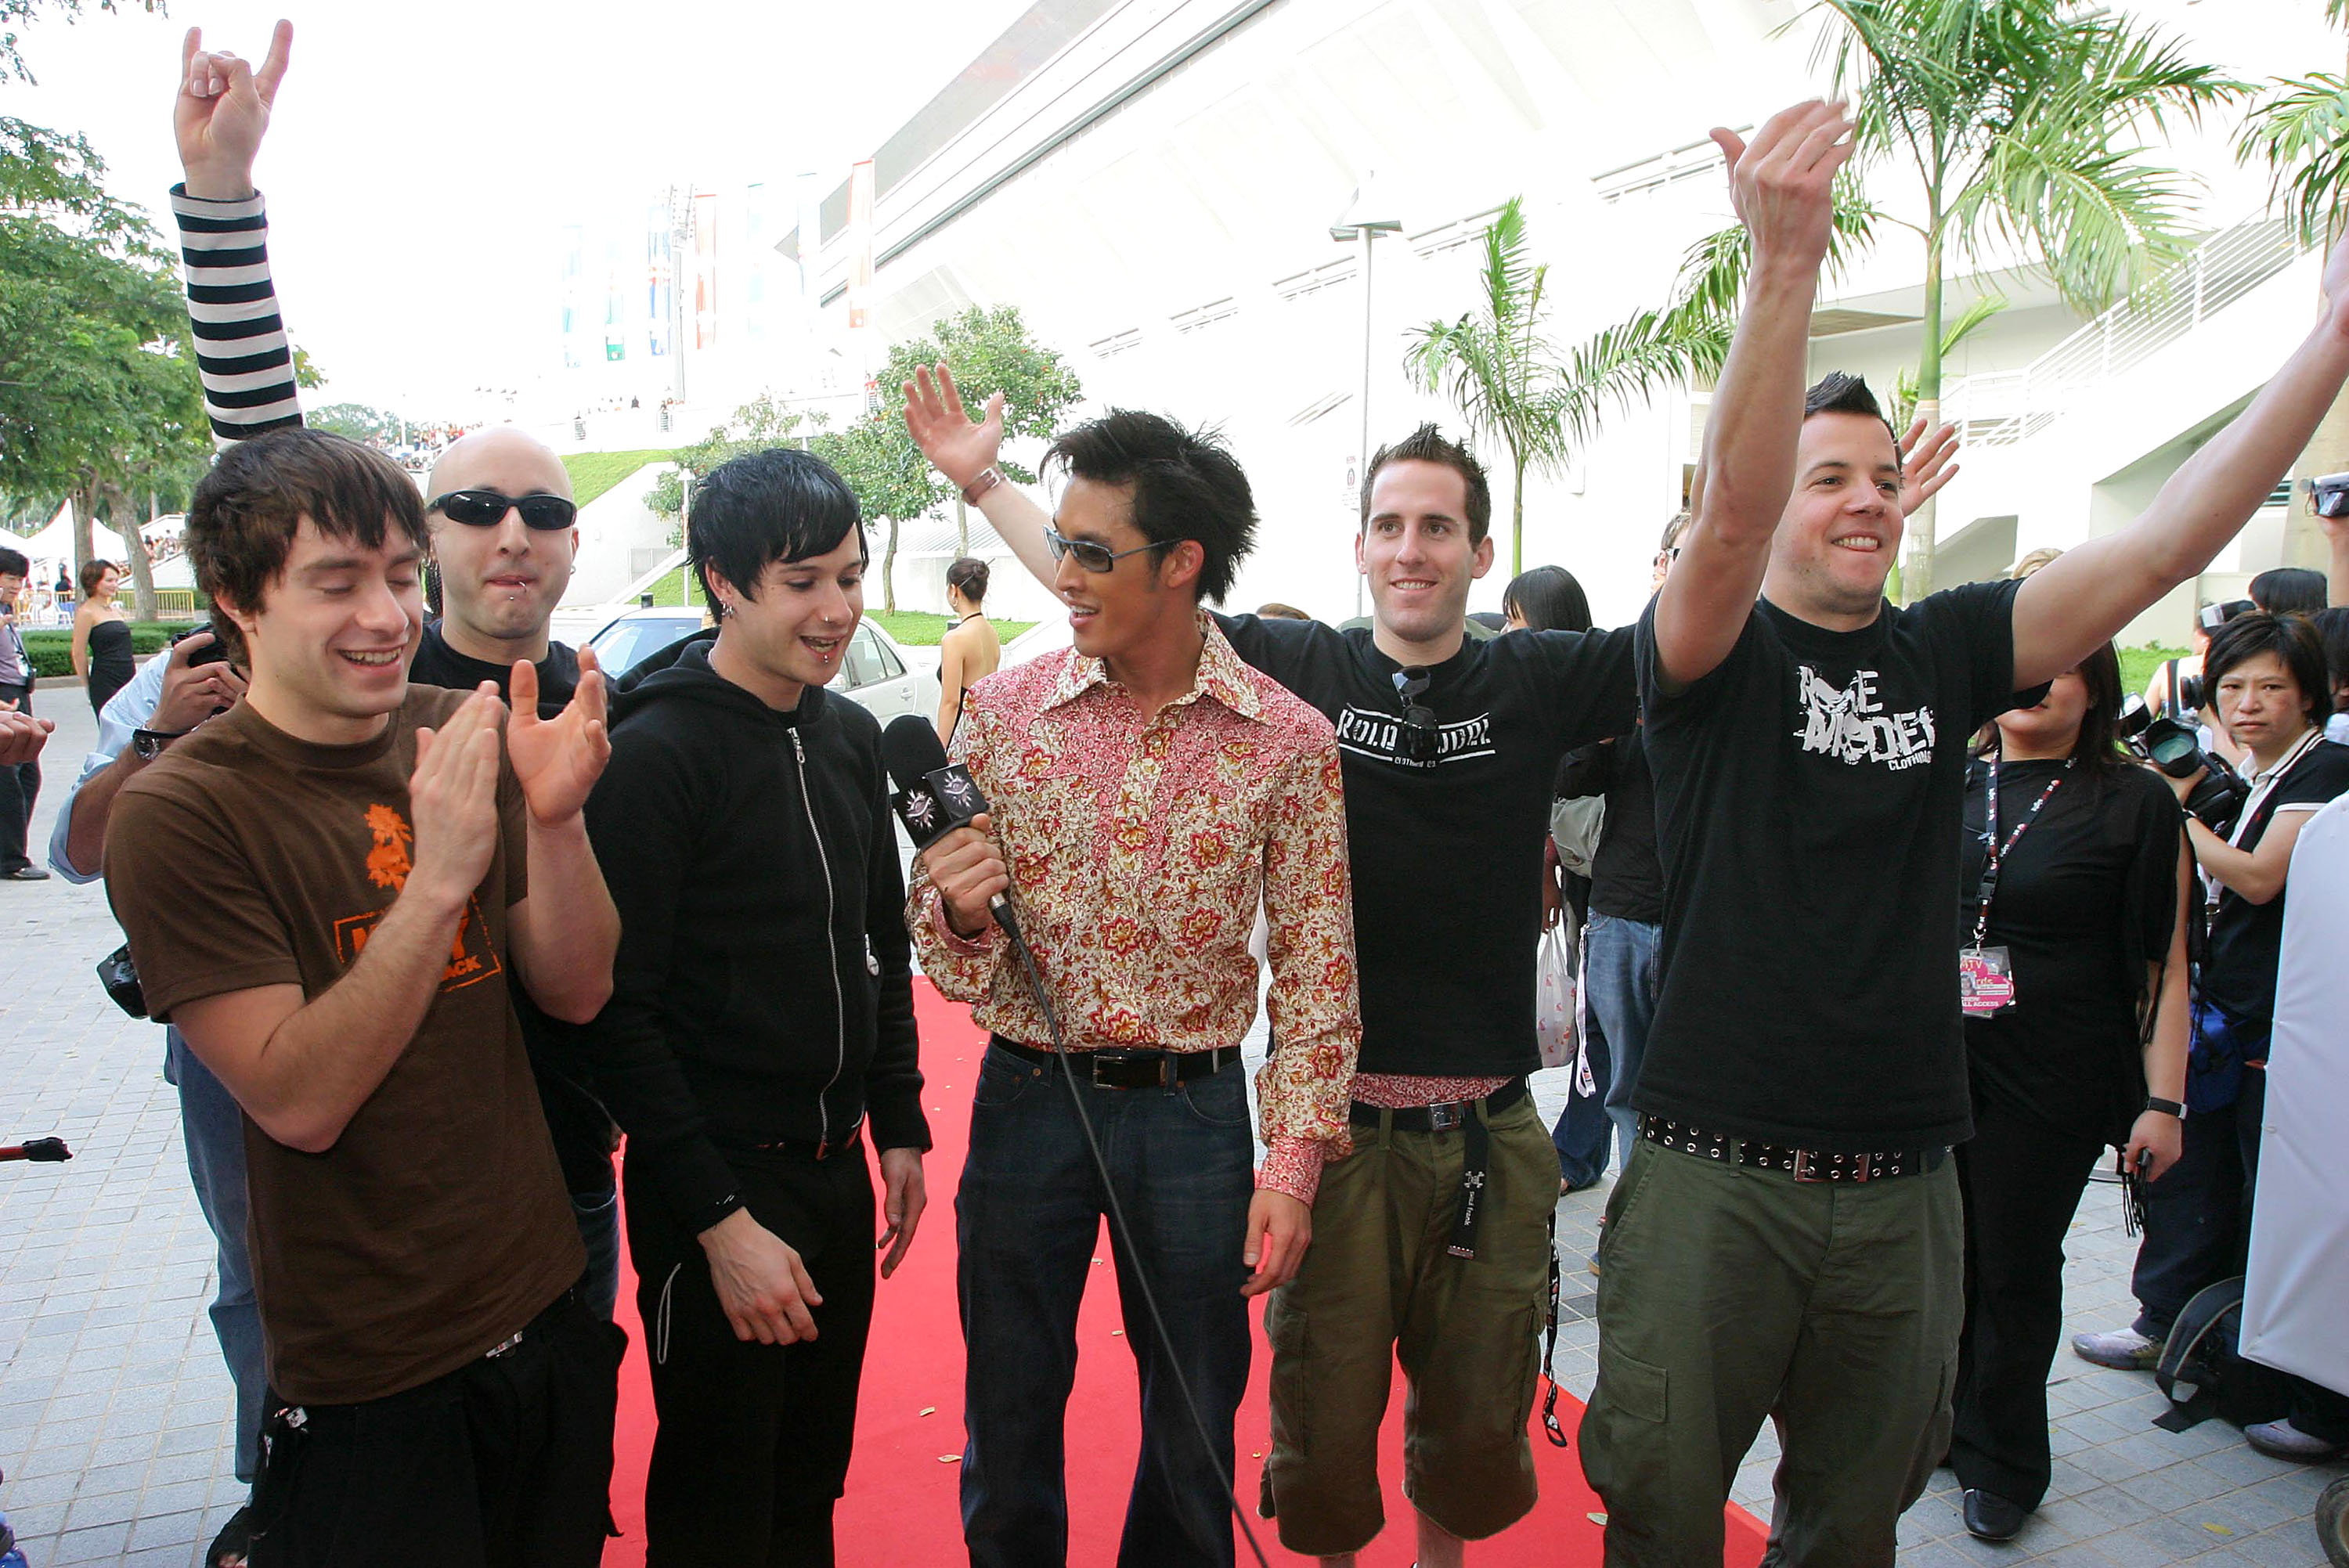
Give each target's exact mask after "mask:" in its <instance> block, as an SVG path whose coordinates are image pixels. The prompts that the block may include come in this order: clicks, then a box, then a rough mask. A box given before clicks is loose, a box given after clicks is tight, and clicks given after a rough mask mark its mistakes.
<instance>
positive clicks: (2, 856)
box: [0, 686, 41, 872]
mask: <svg viewBox="0 0 2349 1568" xmlns="http://www.w3.org/2000/svg"><path fill="white" fill-rule="evenodd" d="M0 697H5V698H6V699H7V700H8V701H10V702H13V703H15V704H16V711H17V712H19V713H30V712H32V711H33V688H32V687H31V686H0ZM40 793H41V763H40V759H39V758H34V759H33V760H32V761H30V762H19V763H16V765H14V766H13V767H8V768H0V872H14V871H22V870H23V869H24V868H25V867H26V866H29V865H31V864H32V863H33V862H32V861H31V859H30V858H28V857H27V856H26V853H25V832H26V828H27V827H28V826H30V824H31V822H32V820H33V802H34V801H35V800H36V799H38V798H39V796H40Z"/></svg>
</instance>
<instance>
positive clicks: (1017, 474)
mask: <svg viewBox="0 0 2349 1568" xmlns="http://www.w3.org/2000/svg"><path fill="white" fill-rule="evenodd" d="M941 359H943V360H945V361H946V363H947V365H948V366H951V367H952V368H953V370H954V374H955V381H956V383H957V385H958V386H960V387H962V389H963V396H964V397H967V398H969V399H972V400H974V401H976V402H982V403H983V402H984V401H985V400H986V399H987V398H988V397H992V396H993V395H994V394H996V393H998V392H1000V393H1002V394H1003V395H1004V404H1005V407H1004V413H1003V424H1004V429H1005V431H1006V432H1007V433H1008V434H1010V435H1015V436H1027V437H1030V438H1043V437H1048V436H1050V435H1051V434H1052V432H1053V431H1054V430H1055V429H1056V428H1058V427H1059V421H1060V418H1061V415H1062V414H1064V413H1066V412H1067V411H1068V409H1069V408H1070V407H1071V406H1072V405H1074V404H1075V403H1076V402H1077V401H1078V400H1079V399H1080V398H1081V397H1083V396H1084V388H1083V387H1081V385H1080V384H1079V382H1078V380H1077V376H1076V372H1075V371H1073V370H1071V368H1070V367H1069V366H1068V363H1067V362H1066V361H1065V360H1063V359H1062V358H1061V356H1060V355H1059V354H1058V353H1057V352H1055V351H1054V350H1052V349H1050V348H1046V347H1044V346H1041V345H1040V344H1038V343H1037V342H1036V340H1035V339H1034V338H1033V337H1032V336H1030V334H1029V331H1028V325H1027V323H1026V322H1025V321H1023V320H1022V319H1021V318H1020V315H1019V310H1018V308H1017V307H1016V306H1012V305H999V306H997V307H996V308H995V309H993V310H981V309H979V308H978V306H976V305H973V306H971V307H969V308H968V309H966V310H964V311H962V312H960V313H958V314H957V315H950V316H946V317H943V318H942V319H940V320H939V321H938V322H937V323H936V325H934V326H933V327H932V328H931V335H930V336H927V337H919V338H913V339H910V340H908V341H906V342H904V343H899V344H896V345H894V346H892V347H891V348H890V350H889V360H888V363H887V365H885V366H884V367H883V368H882V369H881V370H880V371H879V372H877V373H876V375H875V377H874V379H875V382H876V383H877V397H876V398H875V401H874V406H873V407H871V408H870V409H868V410H867V411H866V412H865V413H864V415H863V416H862V417H861V418H857V419H856V420H855V421H854V422H853V423H851V424H849V425H848V426H846V427H845V428H842V429H839V430H827V429H824V428H823V427H822V426H821V425H813V426H807V425H806V424H805V421H804V420H803V417H802V415H801V414H800V413H798V412H797V411H795V410H789V409H785V408H784V407H781V405H780V404H779V403H777V402H776V401H775V400H774V397H773V396H772V395H771V394H769V395H766V396H762V397H760V398H759V399H758V400H756V401H755V402H751V403H746V404H744V405H743V406H742V407H740V408H738V409H736V410H735V412H734V417H733V418H731V419H730V420H729V421H728V422H727V423H726V424H724V425H722V426H720V427H719V428H716V429H714V430H712V431H710V433H709V436H708V437H707V438H704V439H703V440H701V441H700V442H698V443H697V444H695V445H694V446H691V447H688V448H687V449H684V450H683V451H680V452H679V453H678V455H677V456H678V468H679V469H681V470H682V471H683V474H685V475H698V474H705V473H708V472H709V470H710V469H713V468H715V467H716V466H717V465H718V464H719V463H721V462H723V461H725V460H726V459H728V458H730V457H733V456H734V455H736V454H737V453H739V452H745V451H750V450H753V449H757V448H760V447H768V446H772V445H774V444H775V443H776V442H777V441H780V440H785V439H796V440H804V441H805V443H806V446H807V449H808V450H810V451H812V452H813V453H815V455H816V456H818V457H820V458H822V459H823V460H824V461H826V462H828V463H830V464H831V465H832V466H833V468H835V469H839V470H840V474H841V477H842V478H843V479H845V480H847V481H848V485H849V488H850V489H851V490H854V491H855V492H856V499H857V503H858V505H859V506H861V507H862V508H863V509H864V520H865V521H866V522H867V523H868V524H874V523H877V524H879V525H881V526H882V528H883V530H884V533H883V540H882V551H881V593H882V601H883V610H884V612H885V613H887V614H895V611H896V608H897V589H896V581H895V571H896V563H897V531H898V529H899V527H900V525H902V524H904V523H907V522H911V521H914V520H915V519H916V518H920V517H926V516H928V515H929V514H930V513H931V512H933V511H936V510H937V509H938V508H939V507H940V506H942V505H944V504H945V503H946V502H947V500H952V501H953V502H954V505H955V519H956V524H957V532H958V534H959V536H960V542H961V547H962V549H964V550H965V551H968V549H969V548H970V524H969V521H968V517H967V515H966V514H965V511H964V508H963V502H962V497H961V496H960V495H958V494H956V493H955V492H954V491H953V490H951V489H950V488H949V487H948V486H947V483H946V482H945V481H944V480H941V479H939V478H938V476H937V475H936V473H935V472H934V471H932V469H931V468H930V466H929V464H928V462H927V461H926V460H925V459H923V457H922V455H921V453H920V451H919V450H918V449H916V447H915V445H914V442H913V438H911V437H909V436H908V435H906V434H905V383H906V382H908V381H910V380H912V379H913V377H914V371H915V370H916V367H918V366H924V365H935V364H936V363H937V362H938V361H939V360H941ZM803 428H805V429H806V432H807V433H806V434H804V435H802V429H803ZM1002 467H1003V471H1004V473H1005V474H1006V475H1008V476H1009V477H1010V478H1011V479H1013V480H1018V481H1019V482H1020V483H1022V484H1033V483H1034V482H1035V480H1036V476H1035V475H1034V474H1033V473H1032V472H1030V470H1028V469H1024V468H1022V467H1020V466H1019V464H1018V463H1016V462H1013V461H1011V460H1009V459H1003V462H1002ZM684 484H685V480H684V479H683V478H682V477H680V476H678V475H667V476H664V477H663V478H662V479H661V480H660V481H659V482H658V483H657V484H656V485H655V486H654V487H653V490H652V493H651V495H650V496H649V497H648V498H647V500H648V502H649V504H650V505H651V506H652V508H653V510H654V511H657V512H659V513H660V514H661V515H662V516H664V517H677V516H679V515H680V514H681V512H682V511H683V507H684V500H685V490H684Z"/></svg>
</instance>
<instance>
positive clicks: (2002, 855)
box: [1974, 747, 2079, 948]
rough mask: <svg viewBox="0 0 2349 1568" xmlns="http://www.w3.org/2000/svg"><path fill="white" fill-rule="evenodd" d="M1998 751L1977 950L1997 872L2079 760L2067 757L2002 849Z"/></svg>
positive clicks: (1976, 927) (1992, 759)
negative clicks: (1999, 834) (2000, 838)
mask: <svg viewBox="0 0 2349 1568" xmlns="http://www.w3.org/2000/svg"><path fill="white" fill-rule="evenodd" d="M1998 756H1999V754H1998V748H1996V747H1993V748H1992V749H1991V754H1990V790H1989V806H1990V818H1989V825H1988V826H1987V827H1986V828H1985V829H1984V830H1983V831H1982V838H1983V840H1984V841H1985V842H1986V843H1987V844H1988V845H1989V849H1988V851H1987V852H1986V853H1985V854H1984V855H1983V857H1982V892H1981V894H1980V903H1981V908H1980V909H1979V910H1977V911H1976V912H1975V914H1974V945H1975V946H1976V947H1977V948H1979V947H1980V946H1982V939H1983V938H1984V937H1985V936H1987V935H1989V934H1990V901H1991V900H1992V898H1993V897H1995V896H1996V895H1997V892H1998V868H1999V866H2000V864H2001V862H2002V861H2004V860H2005V859H2006V857H2007V856H2009V855H2011V854H2013V852H2014V846H2015V845H2017V844H2019V843H2021V842H2022V841H2023V833H2024V831H2025V830H2028V829H2029V828H2030V826H2031V824H2032V823H2033V822H2034V821H2036V820H2038V817H2039V809H2040V808H2041V807H2043V806H2044V805H2046V804H2047V799H2048V797H2050V796H2052V795H2053V794H2054V793H2055V791H2056V790H2057V789H2061V788H2063V784H2064V779H2065V778H2066V777H2067V776H2068V775H2069V774H2070V773H2071V771H2072V764H2073V763H2075V762H2077V761H2078V760H2079V758H2076V757H2066V758H2064V766H2063V768H2062V769H2060V770H2059V771H2058V772H2057V773H2056V775H2055V777H2054V778H2053V779H2049V780H2048V781H2047V788H2046V789H2042V790H2041V791H2040V792H2039V799H2036V800H2033V802H2032V803H2031V810H2028V811H2025V812H2024V813H2023V820H2021V821H2020V822H2017V823H2016V824H2015V825H2014V831H2013V832H2012V833H2010V834H2009V835H2007V840H2006V842H2005V844H2004V845H2001V844H2000V843H1999V841H1998Z"/></svg>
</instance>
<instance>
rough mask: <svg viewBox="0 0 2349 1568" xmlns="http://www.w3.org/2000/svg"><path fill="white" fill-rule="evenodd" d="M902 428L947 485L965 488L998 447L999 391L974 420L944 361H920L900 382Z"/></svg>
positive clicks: (984, 468)
mask: <svg viewBox="0 0 2349 1568" xmlns="http://www.w3.org/2000/svg"><path fill="white" fill-rule="evenodd" d="M905 433H906V434H907V435H909V436H911V437H913V438H914V445H915V446H916V447H918V448H920V449H921V452H922V456H924V457H926V458H927V459H930V466H931V467H932V468H934V469H937V470H938V472H940V473H941V474H944V475H945V476H946V479H947V483H948V484H950V485H952V486H954V487H955V489H957V490H967V489H968V488H969V486H970V482H971V481H972V480H975V479H977V478H978V476H979V475H981V474H983V473H985V472H986V471H987V470H988V469H989V468H991V467H993V466H994V464H995V455H996V453H997V452H999V451H1000V450H1001V449H1002V448H1003V394H1002V393H1000V392H998V393H996V394H995V395H994V396H993V397H989V398H988V400H987V412H986V414H985V416H984V417H983V418H979V419H978V420H976V421H974V420H973V419H972V418H971V417H970V416H969V415H968V414H967V413H965V412H964V411H963V406H962V393H961V392H960V391H958V390H957V388H956V387H955V378H954V372H953V371H951V370H949V369H947V366H946V361H944V360H940V361H939V362H938V363H937V365H936V367H935V368H934V367H932V366H926V365H925V366H921V367H920V368H919V369H917V370H916V371H915V372H914V379H913V380H911V381H908V382H906V383H905Z"/></svg>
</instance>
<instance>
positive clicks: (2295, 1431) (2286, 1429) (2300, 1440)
mask: <svg viewBox="0 0 2349 1568" xmlns="http://www.w3.org/2000/svg"><path fill="white" fill-rule="evenodd" d="M2243 1440H2244V1441H2246V1442H2248V1443H2250V1444H2251V1447H2253V1448H2255V1449H2259V1450H2260V1452H2261V1453H2263V1454H2265V1455H2267V1456H2268V1457H2269V1458H2270V1459H2275V1460H2299V1461H2300V1462H2301V1463H2302V1464H2323V1462H2324V1461H2325V1460H2333V1459H2338V1458H2340V1457H2341V1455H2342V1454H2343V1452H2344V1451H2349V1443H2328V1442H2326V1441H2325V1440H2324V1439H2323V1438H2318V1437H2312V1436H2310V1435H2309V1434H2308V1433H2306V1432H2303V1431H2302V1430H2301V1429H2299V1428H2298V1427H2295V1426H2293V1425H2292V1422H2291V1421H2290V1420H2288V1419H2287V1420H2282V1421H2258V1422H2254V1423H2253V1424H2252V1425H2251V1426H2248V1427H2245V1428H2244V1429H2243Z"/></svg>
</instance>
